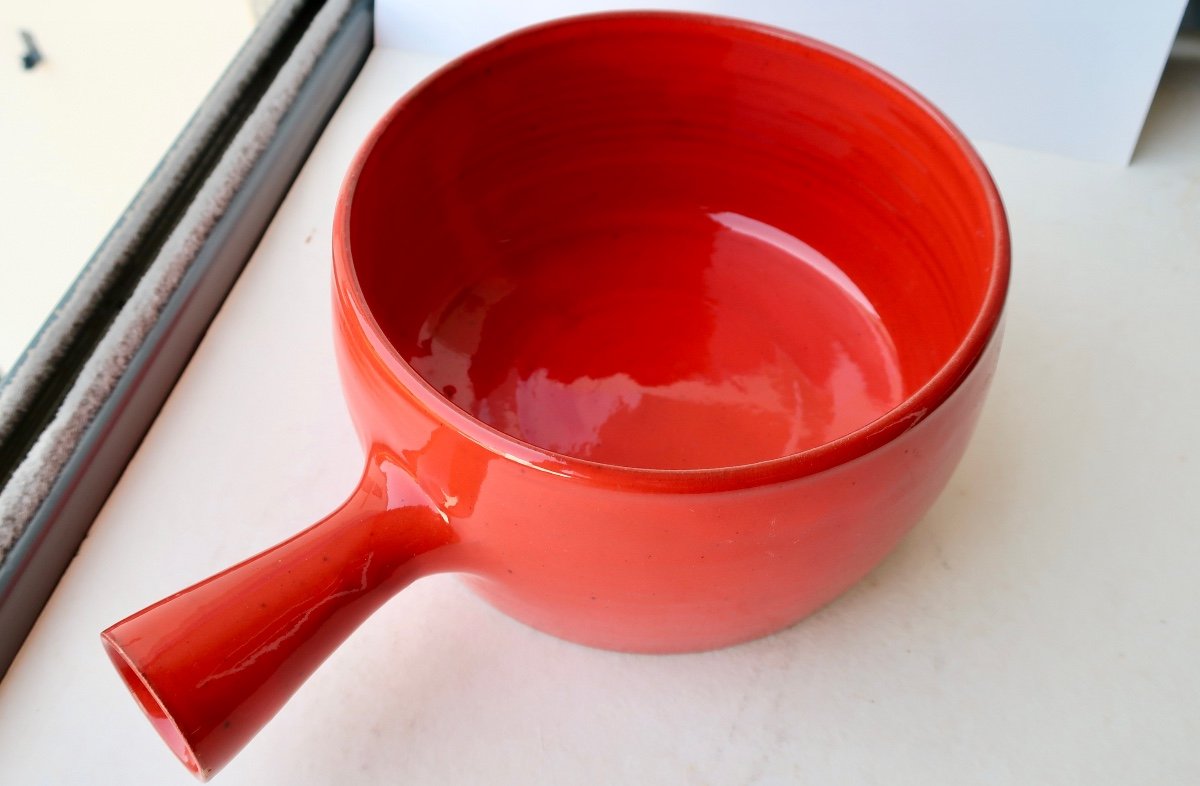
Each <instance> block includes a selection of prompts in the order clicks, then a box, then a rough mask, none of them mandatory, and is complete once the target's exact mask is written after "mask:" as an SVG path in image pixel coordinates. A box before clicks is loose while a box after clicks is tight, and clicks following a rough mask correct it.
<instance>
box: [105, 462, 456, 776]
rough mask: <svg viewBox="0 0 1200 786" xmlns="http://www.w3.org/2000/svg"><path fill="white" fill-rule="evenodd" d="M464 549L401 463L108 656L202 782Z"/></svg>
mask: <svg viewBox="0 0 1200 786" xmlns="http://www.w3.org/2000/svg"><path fill="white" fill-rule="evenodd" d="M455 540H457V536H456V535H455V533H454V531H453V530H452V529H451V528H450V526H449V524H448V521H447V519H446V516H445V514H444V513H443V512H442V511H441V510H439V509H438V508H437V507H436V506H434V505H433V503H431V502H430V501H429V500H428V499H427V498H426V497H425V495H424V494H423V493H422V492H421V491H420V490H419V489H418V487H417V485H416V483H415V482H414V481H413V480H412V478H411V477H409V475H408V474H407V473H406V472H405V471H404V470H403V469H402V468H400V467H399V466H397V465H396V464H394V463H392V462H390V461H388V460H386V459H383V460H380V459H375V458H373V459H371V460H370V461H369V462H368V467H367V471H366V473H365V474H364V475H363V478H362V481H361V482H360V484H359V487H358V489H357V490H356V491H355V492H354V494H352V495H351V497H350V499H349V500H347V501H346V503H345V504H343V505H342V507H340V508H339V509H338V510H337V511H335V512H334V513H333V514H331V515H330V516H329V517H328V518H326V519H324V520H322V521H320V522H318V523H317V524H315V525H313V526H312V527H310V528H309V529H307V530H305V531H303V532H301V533H300V534H298V535H296V536H295V537H292V538H290V539H289V540H286V541H284V542H283V543H280V544H279V545H277V546H275V547H273V548H271V549H268V550H267V551H264V552H263V553H261V554H259V555H257V556H255V557H251V558H250V559H248V560H246V561H245V562H242V563H241V564H239V565H236V566H234V567H232V568H230V569H228V570H226V571H223V572H221V573H218V574H217V575H215V576H213V577H212V578H209V579H206V580H204V581H202V582H200V583H199V584H196V585H194V586H192V587H189V588H188V589H185V590H183V591H182V592H178V593H176V594H174V595H172V596H171V597H169V598H166V599H164V600H162V601H159V602H158V603H156V604H154V605H153V606H150V607H149V608H146V609H144V610H143V611H140V612H138V613H137V614H134V615H133V616H131V617H128V618H127V619H125V620H123V621H121V622H118V623H117V624H116V625H113V626H112V627H111V628H109V629H108V630H106V631H104V633H103V634H101V638H102V640H103V643H104V648H105V650H106V651H107V652H108V655H109V657H110V658H111V659H112V662H113V665H115V666H116V667H117V670H118V671H119V672H120V673H121V676H122V678H123V679H124V680H125V682H126V684H127V685H128V686H129V689H130V691H131V692H132V693H133V695H134V697H135V698H136V699H137V700H138V703H139V704H140V705H141V707H142V710H143V711H144V712H145V713H146V715H147V716H148V717H149V718H150V721H151V722H152V723H153V724H154V726H155V728H156V729H157V730H158V733H159V734H160V735H161V736H162V738H163V739H164V740H165V741H166V742H167V744H168V745H169V746H170V748H171V750H172V751H174V752H175V755H176V756H178V757H179V759H180V760H181V761H183V763H184V764H185V765H186V766H187V767H188V769H189V770H191V771H192V772H193V773H194V774H195V775H197V776H198V777H199V778H200V779H201V780H207V779H208V778H209V777H211V776H212V775H213V774H214V773H216V772H217V771H218V770H219V769H221V767H223V766H224V765H225V764H227V763H228V762H229V760H230V759H231V758H233V756H234V755H235V754H236V753H237V752H238V751H239V750H241V748H242V747H243V746H244V745H245V744H246V743H247V742H249V741H250V739H251V738H253V737H254V735H255V734H256V733H258V731H259V729H261V728H262V727H263V725H265V724H266V722H267V721H269V720H270V719H271V718H272V717H273V716H274V715H275V713H276V712H278V711H279V709H280V708H281V707H282V706H283V704H284V702H286V701H287V699H288V698H289V697H290V696H291V695H292V693H293V692H295V690H296V689H297V688H299V687H300V685H301V684H302V683H303V682H304V681H305V680H306V679H307V678H308V677H309V675H311V674H312V673H313V672H314V671H315V670H316V668H317V667H318V666H320V665H321V663H322V662H323V661H324V660H325V658H326V657H328V656H329V654H330V653H332V652H333V650H334V649H335V648H336V647H337V646H338V645H339V644H340V643H341V642H342V641H344V640H345V638H346V637H347V636H349V635H350V633H351V632H353V631H354V629H355V628H357V627H358V626H359V624H361V623H362V622H363V620H365V619H366V618H367V616H369V615H370V614H371V612H373V611H374V610H375V609H377V608H378V607H379V606H380V605H382V603H383V602H384V601H386V600H387V599H388V598H389V597H391V596H392V595H393V594H395V593H396V592H398V591H399V590H401V589H403V588H404V587H405V586H407V585H408V584H409V583H411V582H412V581H413V580H414V579H416V578H418V577H419V576H420V575H422V574H423V573H424V572H425V571H423V570H422V569H421V566H420V564H419V563H420V560H418V559H417V558H418V557H420V556H421V555H423V554H427V553H429V552H431V551H434V550H436V549H439V548H440V547H443V546H445V545H447V544H449V543H453V542H454V541H455Z"/></svg>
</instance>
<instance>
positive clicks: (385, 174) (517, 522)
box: [105, 13, 1008, 775]
mask: <svg viewBox="0 0 1200 786" xmlns="http://www.w3.org/2000/svg"><path fill="white" fill-rule="evenodd" d="M1007 280H1008V238H1007V231H1006V227H1005V222H1004V216H1003V211H1002V208H1001V205H1000V201H999V198H998V196H997V195H996V192H995V189H994V187H993V185H992V183H991V181H990V179H989V178H988V175H987V173H986V171H985V170H984V168H983V166H982V164H981V163H980V161H979V159H978V158H977V157H976V155H975V154H974V153H973V152H972V151H971V149H970V147H969V146H968V145H967V144H966V142H965V141H964V140H963V139H962V137H961V135H960V134H959V133H958V132H957V131H955V130H954V128H953V127H952V126H951V125H950V124H949V123H948V122H947V121H946V120H945V119H944V118H943V117H942V116H941V115H940V114H938V113H937V112H936V110H934V109H933V108H932V107H930V106H929V105H928V103H926V102H925V101H924V100H923V99H921V98H920V97H918V96H916V95H915V94H914V93H913V92H912V91H911V90H909V89H908V88H906V87H904V86H903V85H901V84H899V83H898V82H896V81H895V80H894V79H892V78H891V77H889V76H887V75H885V74H883V73H881V72H880V71H878V70H877V69H875V68H873V67H871V66H869V65H867V64H865V63H863V62H861V61H859V60H857V59H855V58H853V57H851V56H849V55H846V54H844V53H842V52H839V51H837V50H835V49H832V48H830V47H828V46H826V45H824V44H820V43H817V42H814V41H811V40H809V39H805V38H802V37H799V36H795V35H792V34H789V33H784V32H780V31H777V30H772V29H769V28H763V27H759V26H756V25H753V24H748V23H742V22H735V21H731V20H724V19H714V18H709V17H702V16H694V15H680V14H663V13H620V14H609V15H601V16H595V17H585V18H579V19H574V20H566V21H560V22H554V23H550V24H548V25H543V26H540V27H537V28H532V29H530V30H527V31H524V32H521V33H518V34H515V35H513V36H510V37H508V38H506V39H503V40H501V41H499V42H497V43H494V44H491V45H489V46H487V47H485V48H483V49H481V50H478V51H476V52H474V53H472V54H470V55H468V56H466V57H465V58H463V59H461V60H459V61H457V62H456V63H454V64H452V65H450V66H448V67H447V68H446V69H443V70H442V71H441V72H439V73H438V74H437V75H435V76H434V77H432V78H431V79H430V80H428V81H426V82H425V83H424V84H423V85H422V86H420V87H419V88H417V89H416V90H415V91H414V92H413V93H411V94H410V95H409V96H407V97H406V98H404V99H403V100H401V101H400V102H399V103H398V104H397V105H396V106H395V107H394V108H393V109H392V111H391V112H390V113H389V114H388V116H387V117H386V118H384V120H383V121H382V122H381V123H380V124H379V126H377V128H376V129H375V131H374V132H373V133H372V135H371V137H370V138H369V139H368V140H367V141H366V143H365V144H364V146H363V148H362V150H361V151H360V153H359V155H358V157H357V158H356V159H355V162H354V164H353V165H352V167H351V170H350V173H349V175H348V177H347V179H346V183H345V185H344V187H343V193H342V197H341V200H340V201H339V205H338V212H337V216H336V219H335V236H334V292H335V294H334V301H335V309H334V312H335V317H336V318H335V323H336V337H337V349H338V358H339V365H340V369H341V375H342V379H343V382H344V386H345V392H346V398H347V401H348V403H349V407H350V411H351V413H352V414H353V416H354V420H355V423H356V425H357V428H358V430H359V432H360V435H361V437H362V439H363V443H364V445H365V447H366V450H367V453H368V467H369V469H368V471H367V473H366V475H365V476H364V483H363V485H362V488H360V489H359V491H358V492H356V494H355V495H354V496H353V497H352V498H351V500H350V502H348V503H347V505H346V506H345V507H343V508H342V509H341V510H340V511H338V512H337V513H335V514H333V515H332V516H331V517H330V518H329V519H327V520H326V521H325V522H322V523H321V524H318V525H317V526H315V527H314V528H312V529H310V530H308V531H307V532H305V533H302V534H301V535H299V536H297V537H296V538H295V539H293V540H291V541H288V542H287V543H285V544H283V545H282V546H280V547H278V548H277V549H274V550H272V551H268V552H266V553H265V554H263V555H260V556H259V557H256V558H254V559H252V560H250V561H248V562H247V563H243V564H242V565H240V566H238V567H236V568H233V569H231V570H230V571H227V572H226V573H223V574H221V575H219V576H217V577H214V578H213V579H210V580H209V581H208V582H205V583H202V584H200V585H197V586H196V587H194V588H192V589H190V590H185V591H184V592H183V593H180V594H179V595H176V596H174V597H172V598H170V599H167V600H166V601H163V602H162V603H160V604H157V605H155V606H153V607H151V608H150V609H148V610H146V611H144V612H141V613H140V614H138V615H135V616H133V617H131V618H130V619H129V620H126V621H125V622H123V623H120V624H118V625H116V626H114V627H113V628H111V629H110V630H109V631H107V632H106V633H105V638H106V643H107V645H108V647H109V651H110V655H112V657H113V659H114V662H115V663H116V664H117V665H118V668H119V669H120V670H121V672H122V674H123V675H124V676H125V678H126V680H127V681H128V682H129V683H130V685H131V687H132V688H133V690H134V693H135V695H137V696H138V698H139V700H140V701H141V703H142V705H143V707H144V708H145V709H146V710H147V713H148V714H149V715H151V717H152V719H156V725H157V726H158V728H159V730H160V732H161V733H163V736H164V737H165V738H166V739H167V740H168V742H169V743H171V745H172V747H173V749H174V750H175V751H176V752H177V753H178V754H179V755H180V756H181V758H183V759H184V760H185V761H186V762H189V765H190V766H191V767H192V768H193V770H195V771H198V772H200V773H201V774H202V775H205V774H208V773H211V772H212V771H214V770H215V769H217V768H219V767H220V766H221V765H222V764H223V763H224V762H225V761H227V760H228V759H229V757H231V756H232V755H233V754H234V753H235V752H236V750H237V749H238V748H240V746H241V745H242V744H244V743H245V742H246V741H247V740H248V739H249V738H250V736H252V735H253V733H254V732H255V731H256V730H257V729H258V728H259V727H260V726H261V724H262V723H264V722H265V721H266V720H267V719H268V718H269V717H270V716H271V715H272V714H274V712H275V711H276V710H277V709H278V707H279V706H281V704H282V703H283V701H284V700H286V698H287V696H288V695H289V694H290V693H291V691H293V690H294V689H295V688H296V687H297V686H298V685H299V683H300V682H302V681H303V679H304V678H305V676H307V674H308V673H310V672H311V670H312V669H314V668H316V666H317V665H318V664H319V663H320V662H321V660H323V659H324V657H325V656H326V655H327V654H328V653H329V652H330V651H331V650H332V648H333V647H334V646H336V644H337V642H338V641H340V640H341V639H342V638H344V636H345V635H347V634H348V633H349V632H350V630H352V629H353V628H354V627H355V626H356V625H357V624H358V623H359V622H361V620H362V619H363V618H364V617H365V615H366V614H367V613H369V612H370V611H371V610H372V609H374V608H375V607H377V606H378V604H379V603H381V602H382V601H383V600H384V599H385V598H386V597H387V596H388V595H389V594H390V593H392V592H394V591H396V590H398V589H399V588H401V587H403V586H405V585H406V584H407V583H409V582H410V581H412V580H413V579H414V578H416V577H418V576H420V575H425V574H427V573H431V572H437V571H457V572H461V573H464V574H468V579H467V580H468V581H469V582H470V583H471V584H472V586H473V587H474V588H475V589H476V590H477V591H478V592H479V593H480V594H482V595H483V596H484V597H485V598H487V599H488V600H489V601H491V602H492V603H493V604H495V605H496V606H497V607H499V608H500V609H502V610H504V611H505V612H507V613H509V614H511V615H513V616H514V617H517V618H518V619H521V620H524V621H526V622H528V623H529V624H531V625H534V626H536V627H538V628H540V629H542V630H545V631H548V632H550V633H553V634H555V635H557V636H562V637H564V638H568V639H572V640H575V641H579V642H582V643H585V644H590V645H594V646H599V647H608V648H614V649H621V650H629V651H638V652H678V651H688V650H697V649H706V648H711V647H719V646H724V645H728V644H732V643H735V642H738V641H743V640H746V639H749V638H753V637H756V636H761V635H764V634H766V633H769V632H771V631H774V630H778V629H779V628H781V627H784V626H786V625H789V624H791V623H792V622H794V621H796V620H798V619H800V618H802V617H803V616H805V615H807V614H809V613H810V612H812V611H813V610H814V609H816V608H817V607H819V606H821V605H822V604H824V603H826V602H828V601H829V600H831V599H832V598H834V597H835V596H836V595H837V594H838V593H840V592H842V591H843V590H844V589H846V588H847V587H848V586H850V585H851V584H852V583H854V582H855V581H857V580H858V579H859V578H861V577H862V576H863V575H864V574H865V573H866V572H867V571H869V570H870V569H871V568H872V567H874V566H875V565H876V564H877V563H878V562H879V560H880V559H882V558H883V556H884V555H885V554H887V552H888V551H889V550H890V549H891V548H892V547H893V546H894V545H895V544H896V542H897V541H898V540H899V538H900V537H901V536H902V535H903V534H904V533H905V532H906V531H907V530H908V529H909V528H910V527H911V526H912V525H913V524H914V523H915V522H916V521H917V519H918V518H919V517H920V516H921V515H922V514H923V513H924V512H925V510H926V509H927V508H928V507H929V505H930V504H931V503H932V502H933V500H934V498H935V497H936V496H937V494H938V493H939V492H940V490H941V489H942V487H943V485H944V484H945V482H946V480H947V478H948V477H949V475H950V473H951V471H952V470H953V468H954V466H955V464H956V463H957V461H958V459H959V457H960V456H961V454H962V451H963V449H964V447H965V445H966V442H967V439H968V437H969V435H970V432H971V430H972V427H973V425H974V422H975V419H976V416H977V414H978V412H979V408H980V407H981V405H982V402H983V397H984V393H985V391H986V388H987V386H988V383H989V381H990V378H991V375H992V372H993V369H994V367H995V362H996V355H997V353H998V351H999V320H1000V314H1001V309H1002V304H1003V300H1004V294H1005V290H1006V287H1007Z"/></svg>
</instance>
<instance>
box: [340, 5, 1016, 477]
mask: <svg viewBox="0 0 1200 786" xmlns="http://www.w3.org/2000/svg"><path fill="white" fill-rule="evenodd" d="M952 139H953V132H952V131H951V130H949V129H948V128H947V127H946V126H945V124H944V123H943V122H942V121H941V120H939V119H938V118H937V117H934V116H933V115H931V114H930V113H929V112H927V111H926V110H925V109H924V108H923V107H922V106H921V105H920V104H918V103H915V102H914V100H913V99H912V98H911V95H910V94H909V93H908V92H907V91H905V90H904V89H903V88H901V87H899V86H898V85H896V84H895V83H894V82H892V81H890V80H887V79H885V78H882V77H881V76H879V75H878V73H877V72H875V71H874V70H873V69H869V68H863V67H860V65H858V64H855V63H853V62H851V61H849V60H847V59H845V58H844V57H843V56H841V55H840V54H838V53H836V52H834V51H832V50H830V49H828V48H825V47H822V46H819V45H812V46H810V45H806V44H804V43H803V42H802V41H800V40H797V39H794V38H788V37H786V36H781V35H778V34H775V33H773V32H771V31H768V30H764V29H760V28H756V27H753V26H741V25H736V24H732V23H719V22H704V21H700V20H697V19H695V18H689V17H672V16H656V15H645V16H637V15H634V16H627V17H616V18H607V19H606V18H599V19H592V20H583V21H579V22H575V23H567V24H559V25H552V26H548V27H543V28H540V29H537V30H534V31H532V32H527V33H524V34H521V35H519V36H517V37H515V38H510V39H507V40H505V41H503V42H501V43H499V44H494V45H492V46H490V47H487V48H485V49H484V50H481V51H479V52H476V53H474V54H473V55H471V56H469V57H468V58H467V59H465V60H463V61H460V62H459V63H458V64H456V65H454V66H452V67H451V68H450V69H448V70H446V71H443V72H442V73H441V74H439V75H438V76H436V77H435V78H434V79H432V80H431V81H429V82H427V83H426V84H425V85H424V86H422V87H421V88H420V89H418V90H417V91H416V92H415V93H414V94H412V95H410V96H409V97H408V98H407V99H405V101H403V102H402V104H401V105H400V106H399V107H398V109H397V110H396V111H395V112H394V114H393V116H392V117H391V120H390V122H389V124H388V126H387V127H386V129H385V130H384V131H383V133H382V135H381V136H380V137H379V138H378V140H377V141H376V143H375V145H374V147H373V148H372V149H371V151H370V153H369V155H368V157H367V159H366V162H365V164H364V166H363V168H362V172H361V175H360V177H359V179H358V181H357V183H356V185H355V189H354V193H353V202H352V210H351V213H350V243H351V247H352V250H353V267H354V271H355V274H356V275H357V278H358V281H359V284H360V286H361V288H362V291H363V294H364V297H365V299H366V302H367V304H368V306H369V308H370V310H371V312H372V314H373V316H374V317H375V319H376V321H377V322H378V324H379V325H380V327H381V329H382V330H383V331H384V333H385V334H386V336H387V338H388V339H389V341H390V342H391V343H392V345H393V346H394V347H395V348H396V350H397V351H398V353H399V354H400V355H401V357H403V358H404V359H405V360H406V361H407V362H408V363H409V364H410V365H411V366H412V367H413V368H414V369H415V370H416V371H417V372H418V373H419V374H421V375H422V376H423V377H424V378H425V379H426V380H427V381H428V382H429V383H430V384H431V385H432V386H433V387H434V388H435V389H437V390H439V391H441V393H442V394H443V395H444V396H446V397H447V398H448V399H450V400H451V401H452V402H454V403H455V404H456V405H458V406H459V407H460V408H462V409H463V410H465V411H466V412H468V413H470V414H471V415H473V416H475V417H477V418H479V419H480V420H483V421H484V422H486V423H488V424H490V425H492V426H493V427H495V428H497V429H499V430H501V431H504V432H506V433H508V434H510V435H512V436H514V437H516V438H518V439H521V440H524V441H527V442H529V443H532V444H534V445H537V446H538V447H540V448H543V449H547V450H551V451H555V452H558V453H564V454H568V455H572V456H576V457H579V458H584V459H588V460H591V461H598V462H602V463H607V464H617V465H622V466H632V467H647V468H657V469H680V468H703V467H724V466H732V465H741V464H749V463H754V462H758V461H765V460H769V459H775V458H779V457H782V456H787V455H790V454H793V453H797V452H799V451H803V450H805V449H808V448H812V447H815V446H818V445H821V444H824V443H826V442H829V441H831V440H834V439H837V438H839V437H841V436H844V435H846V434H848V433H850V432H852V431H855V430H856V429H858V428H860V427H862V426H864V425H865V424H867V423H869V422H871V421H873V420H875V419H876V418H879V417H880V416H882V415H883V414H884V413H886V412H888V411H889V410H891V409H893V408H894V407H896V406H897V405H898V404H899V403H900V402H902V401H903V400H904V399H905V398H907V397H908V396H910V395H911V394H912V393H913V392H914V391H915V390H917V389H919V388H921V387H922V386H923V385H924V384H925V383H926V382H927V381H928V380H929V379H931V378H932V377H933V375H934V374H935V373H937V372H938V371H939V369H941V368H942V367H943V366H944V365H945V364H946V363H947V361H948V359H949V358H950V356H951V354H952V353H954V352H955V351H956V349H957V348H958V347H959V346H960V344H962V342H963V341H964V339H965V337H966V336H967V333H968V331H969V330H970V328H971V326H972V325H973V324H974V322H975V321H976V319H977V317H978V315H979V313H980V310H981V308H982V307H983V302H984V297H985V292H986V290H987V287H988V283H989V280H990V278H991V277H992V273H993V271H992V265H993V264H994V261H993V260H994V247H995V243H996V237H995V232H996V228H995V227H994V226H993V225H992V219H991V217H990V214H989V208H988V202H987V195H986V193H985V186H984V184H982V183H980V182H979V178H978V177H977V176H976V175H975V173H974V171H973V170H972V169H971V167H970V165H969V162H967V160H966V159H965V156H964V154H963V152H962V150H961V148H960V147H959V146H958V145H957V144H955V143H954V142H953V141H952Z"/></svg>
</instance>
